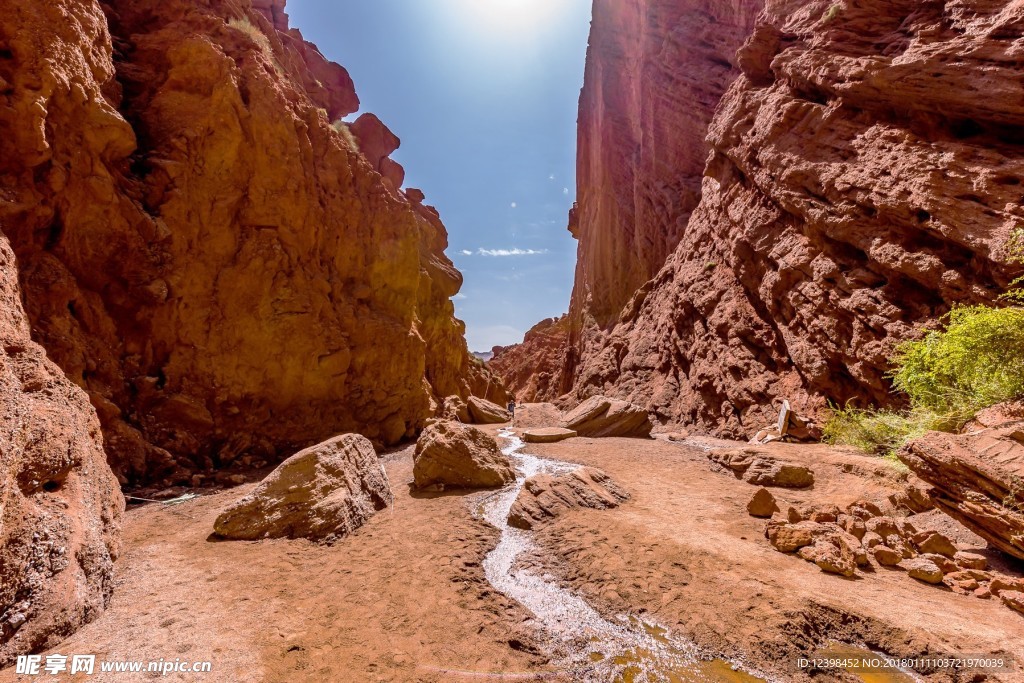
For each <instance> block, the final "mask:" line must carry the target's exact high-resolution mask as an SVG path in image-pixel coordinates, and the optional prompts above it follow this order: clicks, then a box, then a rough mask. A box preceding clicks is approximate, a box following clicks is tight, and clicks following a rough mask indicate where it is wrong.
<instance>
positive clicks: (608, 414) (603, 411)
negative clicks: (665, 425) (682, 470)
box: [562, 396, 654, 438]
mask: <svg viewBox="0 0 1024 683" xmlns="http://www.w3.org/2000/svg"><path fill="white" fill-rule="evenodd" d="M562 425H563V426H564V427H565V428H566V429H571V430H573V431H574V432H576V433H577V434H579V435H580V436H591V437H611V436H620V437H635V438H647V437H649V436H650V435H651V430H652V429H653V428H654V424H653V423H652V422H651V417H650V415H649V414H648V413H647V411H646V410H644V409H643V408H641V407H640V406H637V405H633V404H632V403H629V402H628V401H619V400H617V399H611V398H606V397H604V396H594V397H592V398H588V399H587V400H586V401H584V402H583V403H581V404H580V405H578V406H576V408H574V409H573V410H570V411H569V412H568V413H566V414H565V415H564V416H563V418H562Z"/></svg>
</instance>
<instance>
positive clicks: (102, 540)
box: [0, 235, 124, 667]
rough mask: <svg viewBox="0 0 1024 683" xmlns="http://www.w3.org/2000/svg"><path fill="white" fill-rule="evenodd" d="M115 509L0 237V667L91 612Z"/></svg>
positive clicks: (114, 540) (106, 592) (80, 403)
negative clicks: (33, 331)
mask: <svg viewBox="0 0 1024 683" xmlns="http://www.w3.org/2000/svg"><path fill="white" fill-rule="evenodd" d="M123 511H124V498H123V497H122V496H121V492H120V491H119V490H118V488H117V480H116V479H114V475H113V474H111V472H110V468H109V467H107V465H106V463H105V458H104V454H103V439H102V437H101V435H100V425H99V420H97V419H96V412H95V411H94V410H93V409H92V406H90V405H89V399H88V397H87V396H86V395H85V392H83V391H82V390H81V389H79V388H78V387H76V386H75V385H74V384H72V383H71V382H70V381H68V379H67V378H66V377H65V376H64V373H62V372H61V371H60V368H58V367H57V366H56V365H54V364H53V363H52V362H50V361H49V360H48V359H47V358H46V352H45V351H43V349H42V348H41V347H40V346H39V345H38V344H36V343H34V342H33V341H32V339H31V337H30V335H29V323H28V319H27V318H26V317H25V312H24V310H23V309H22V306H21V300H20V290H19V287H18V277H17V268H16V265H15V262H14V253H13V252H12V251H11V248H10V245H9V244H8V242H7V239H6V238H5V237H4V236H3V235H0V667H3V666H6V665H7V664H8V663H10V662H11V660H12V659H13V658H14V657H16V656H17V655H19V654H24V653H26V652H39V651H40V650H43V649H45V648H47V647H49V646H51V645H53V644H55V643H56V642H57V641H59V640H60V639H61V638H62V637H64V636H66V635H68V634H69V633H71V632H73V631H74V630H75V629H77V628H78V627H79V626H81V625H82V624H83V623H85V622H88V621H92V620H93V619H95V618H96V617H97V616H99V615H100V613H101V612H102V611H103V609H104V608H105V607H106V605H107V601H108V600H109V599H110V595H111V591H112V590H113V588H114V582H113V560H114V559H115V558H116V556H117V553H118V549H119V547H120V542H119V532H120V519H121V513H122V512H123Z"/></svg>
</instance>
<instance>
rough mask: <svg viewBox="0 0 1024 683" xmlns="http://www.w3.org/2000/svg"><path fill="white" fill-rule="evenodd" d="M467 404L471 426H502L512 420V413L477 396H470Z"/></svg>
mask: <svg viewBox="0 0 1024 683" xmlns="http://www.w3.org/2000/svg"><path fill="white" fill-rule="evenodd" d="M467 403H468V405H469V420H470V422H472V423H473V424H478V425H490V424H504V423H506V422H509V421H511V420H512V413H510V412H508V411H507V410H505V409H504V408H502V407H501V406H499V405H497V404H494V403H491V402H490V401H488V400H486V399H482V398H480V397H479V396H470V397H469V400H468V401H467Z"/></svg>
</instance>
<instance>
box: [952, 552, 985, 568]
mask: <svg viewBox="0 0 1024 683" xmlns="http://www.w3.org/2000/svg"><path fill="white" fill-rule="evenodd" d="M953 561H954V562H956V563H957V564H958V565H960V566H961V567H963V568H964V569H985V568H987V567H988V559H987V558H986V557H985V556H984V555H978V554H977V553H969V552H966V551H963V550H961V551H959V552H957V553H956V554H955V555H953Z"/></svg>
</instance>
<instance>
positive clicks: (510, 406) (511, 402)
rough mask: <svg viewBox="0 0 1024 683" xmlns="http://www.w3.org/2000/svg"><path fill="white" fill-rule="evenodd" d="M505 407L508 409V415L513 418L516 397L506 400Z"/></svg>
mask: <svg viewBox="0 0 1024 683" xmlns="http://www.w3.org/2000/svg"><path fill="white" fill-rule="evenodd" d="M505 407H506V408H507V409H508V412H509V415H511V416H512V417H513V418H515V416H516V397H515V396H513V397H512V398H510V399H509V400H508V405H507V406H505Z"/></svg>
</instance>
